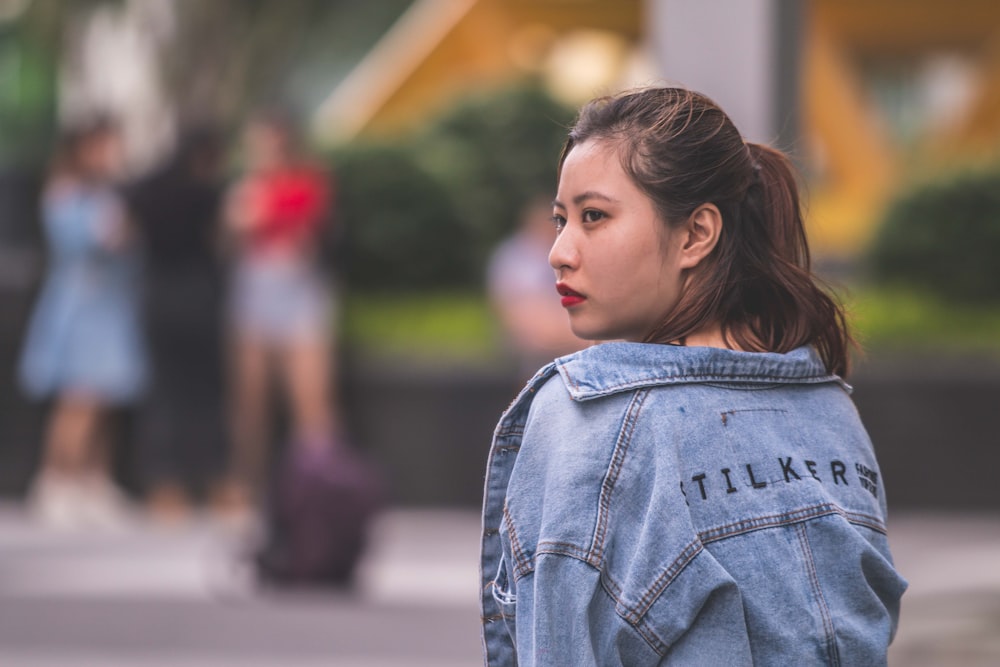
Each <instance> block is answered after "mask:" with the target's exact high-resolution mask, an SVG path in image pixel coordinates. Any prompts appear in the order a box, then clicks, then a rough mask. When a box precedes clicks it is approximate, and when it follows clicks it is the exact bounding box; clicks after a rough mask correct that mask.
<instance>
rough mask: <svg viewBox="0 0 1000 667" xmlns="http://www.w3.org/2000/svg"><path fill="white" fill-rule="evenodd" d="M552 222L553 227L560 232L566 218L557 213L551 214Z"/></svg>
mask: <svg viewBox="0 0 1000 667" xmlns="http://www.w3.org/2000/svg"><path fill="white" fill-rule="evenodd" d="M552 224H553V225H555V228H556V231H557V232H561V231H562V229H563V227H565V226H566V218H564V217H562V216H561V215H558V214H556V215H553V216H552Z"/></svg>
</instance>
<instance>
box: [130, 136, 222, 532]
mask: <svg viewBox="0 0 1000 667" xmlns="http://www.w3.org/2000/svg"><path fill="white" fill-rule="evenodd" d="M221 157H222V145H221V138H220V136H219V134H218V133H217V132H215V131H214V130H213V129H211V128H208V127H203V128H197V129H192V130H189V131H188V132H186V133H185V134H184V135H183V136H182V138H181V140H180V141H179V144H178V147H177V150H176V151H175V153H174V155H173V156H172V157H171V159H170V160H168V162H167V163H166V164H165V165H164V166H163V167H161V168H160V169H158V170H156V171H154V172H153V173H151V174H149V175H148V176H146V177H145V178H143V179H141V180H139V181H138V182H136V183H135V184H133V185H132V186H131V187H130V188H129V189H128V191H127V198H128V203H129V206H130V208H131V211H132V215H133V216H134V218H135V220H136V222H137V224H138V226H139V228H140V230H141V233H142V237H143V240H144V245H145V248H144V249H145V256H146V283H145V302H144V310H143V315H144V323H145V327H146V329H145V330H146V335H147V337H148V342H149V351H150V359H151V364H152V377H151V385H150V389H149V393H148V400H147V401H146V403H145V404H144V405H143V408H142V410H141V413H140V420H139V424H140V428H139V433H140V442H141V446H142V450H141V456H140V462H141V466H142V475H143V478H144V481H145V483H146V486H147V502H148V503H149V509H150V510H151V511H152V512H153V514H154V516H157V517H158V518H163V519H175V518H180V517H182V516H183V515H185V514H186V513H187V511H188V509H189V501H190V497H191V492H196V493H197V492H202V493H204V492H211V491H212V490H213V487H212V485H213V483H216V482H217V481H218V480H219V479H220V478H221V475H222V468H223V462H224V457H225V450H226V440H227V438H226V428H225V418H224V405H223V400H224V393H225V392H224V381H223V378H224V371H223V367H224V364H223V360H222V344H223V332H222V312H223V280H222V269H221V262H220V261H219V241H220V224H219V223H220V204H221V200H222V190H223V188H222V179H221V174H220V166H221ZM189 484H193V485H194V488H188V485H189Z"/></svg>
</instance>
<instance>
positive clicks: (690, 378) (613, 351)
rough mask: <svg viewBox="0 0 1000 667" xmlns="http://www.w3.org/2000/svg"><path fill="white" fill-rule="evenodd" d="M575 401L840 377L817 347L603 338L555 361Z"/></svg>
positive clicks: (818, 380) (822, 380)
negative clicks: (670, 388) (675, 388)
mask: <svg viewBox="0 0 1000 667" xmlns="http://www.w3.org/2000/svg"><path fill="white" fill-rule="evenodd" d="M555 364H556V368H557V370H558V371H559V375H560V377H562V380H563V382H564V383H565V384H566V389H567V390H568V391H569V394H570V396H571V397H572V398H573V400H575V401H585V400H588V399H591V398H598V397H600V396H606V395H608V394H614V393H618V392H622V391H629V390H634V389H639V388H642V387H652V386H658V385H671V384H692V383H709V382H719V383H727V384H819V383H824V382H837V383H839V384H840V385H841V386H842V387H843V388H844V389H845V390H846V391H848V392H850V391H851V387H850V385H848V384H847V383H846V382H844V381H843V380H842V379H841V378H840V377H838V376H836V375H833V374H831V373H828V372H827V370H826V368H825V367H824V366H823V362H822V361H821V360H820V358H819V355H818V354H816V351H815V350H814V349H813V348H812V347H800V348H797V349H795V350H792V351H791V352H788V353H786V354H776V353H771V352H739V351H736V350H725V349H720V348H714V347H681V346H675V345H658V344H652V343H622V342H613V343H602V344H600V345H594V346H592V347H589V348H587V349H585V350H581V351H580V352H577V353H575V354H571V355H569V356H565V357H561V358H559V359H556V361H555Z"/></svg>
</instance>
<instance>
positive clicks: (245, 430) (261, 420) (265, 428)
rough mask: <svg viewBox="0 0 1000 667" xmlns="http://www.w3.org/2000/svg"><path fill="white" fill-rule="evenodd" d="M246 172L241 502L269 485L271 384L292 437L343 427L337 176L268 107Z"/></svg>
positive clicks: (237, 480) (238, 229)
mask: <svg viewBox="0 0 1000 667" xmlns="http://www.w3.org/2000/svg"><path fill="white" fill-rule="evenodd" d="M243 147H244V152H245V154H244V160H245V164H246V172H245V174H244V175H243V176H242V177H241V178H240V179H239V180H238V181H237V182H236V183H234V184H233V186H232V187H231V189H230V192H229V193H228V197H227V201H226V205H225V218H226V220H225V221H226V226H227V227H228V229H229V230H230V232H231V235H232V237H233V238H234V240H235V241H234V242H235V271H234V273H233V276H232V284H231V289H230V304H229V315H230V325H231V328H232V370H233V376H232V400H233V429H232V437H233V451H232V456H231V460H230V474H231V478H232V480H233V482H234V486H233V500H234V503H240V502H244V501H247V500H249V499H250V497H251V496H252V495H254V494H255V492H256V491H257V490H259V488H260V485H261V483H262V482H263V481H264V480H263V473H264V471H265V460H266V457H267V446H268V439H269V435H270V433H271V419H270V413H269V407H270V403H269V398H270V395H271V393H270V392H271V386H272V383H273V382H276V381H277V384H278V386H279V387H280V388H281V389H283V390H284V393H285V394H286V395H287V399H288V405H289V408H290V418H291V440H292V441H293V442H294V443H296V444H297V445H303V446H317V447H322V446H325V445H326V444H328V443H329V442H330V441H331V440H332V439H333V438H334V437H336V435H337V434H338V432H339V429H340V423H339V422H340V420H339V417H338V414H337V410H336V404H335V401H334V396H333V394H334V387H333V384H332V382H331V375H332V371H333V367H334V364H333V359H332V345H331V343H332V336H333V331H332V326H331V325H332V317H333V313H332V312H331V311H332V307H333V303H332V301H333V294H332V293H331V289H330V287H329V282H328V279H327V276H325V275H324V271H323V270H322V267H321V264H320V261H319V255H320V249H321V246H322V240H323V237H324V235H325V234H326V233H327V230H326V227H327V225H328V224H329V222H330V220H329V218H330V210H331V202H332V196H333V193H332V188H331V178H330V175H329V174H328V173H327V172H325V171H324V170H323V169H321V168H320V167H318V166H317V165H315V164H312V163H310V162H309V161H308V160H306V159H304V158H302V157H301V155H300V151H299V146H298V143H297V137H296V133H295V130H294V128H293V126H292V124H291V122H290V121H289V120H288V119H287V117H285V116H283V115H281V114H279V113H271V114H262V115H258V116H256V117H254V118H253V119H252V120H251V121H250V123H249V124H248V126H247V128H246V130H245V133H244V137H243Z"/></svg>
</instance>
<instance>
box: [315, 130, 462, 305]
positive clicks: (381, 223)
mask: <svg viewBox="0 0 1000 667" xmlns="http://www.w3.org/2000/svg"><path fill="white" fill-rule="evenodd" d="M333 164H334V169H335V170H336V174H337V200H336V206H337V224H338V226H340V228H341V229H343V230H344V237H343V243H344V252H343V253H340V254H341V256H342V258H343V266H342V267H340V268H341V270H342V273H343V274H344V276H345V278H346V280H347V284H348V285H349V286H350V287H351V288H352V289H374V290H393V291H404V290H413V289H420V288H433V287H443V286H448V285H453V284H455V283H456V282H460V281H463V280H468V279H469V278H470V276H471V274H472V267H471V266H470V258H469V256H468V246H469V242H468V238H467V236H466V233H465V229H464V227H463V226H462V225H461V224H460V222H459V220H458V216H457V215H456V214H455V212H454V209H453V208H452V205H451V202H450V200H449V198H448V194H447V193H446V192H445V190H444V188H443V187H442V186H441V184H440V183H439V182H438V181H437V180H435V179H434V178H433V177H431V176H430V175H429V174H427V173H426V171H424V169H423V168H421V167H420V166H418V165H417V164H416V163H415V162H414V161H413V159H412V157H411V154H410V152H409V151H407V150H405V149H404V148H401V147H391V146H370V145H369V146H355V147H352V148H349V149H344V150H342V151H339V152H337V153H336V154H335V155H334V156H333Z"/></svg>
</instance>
